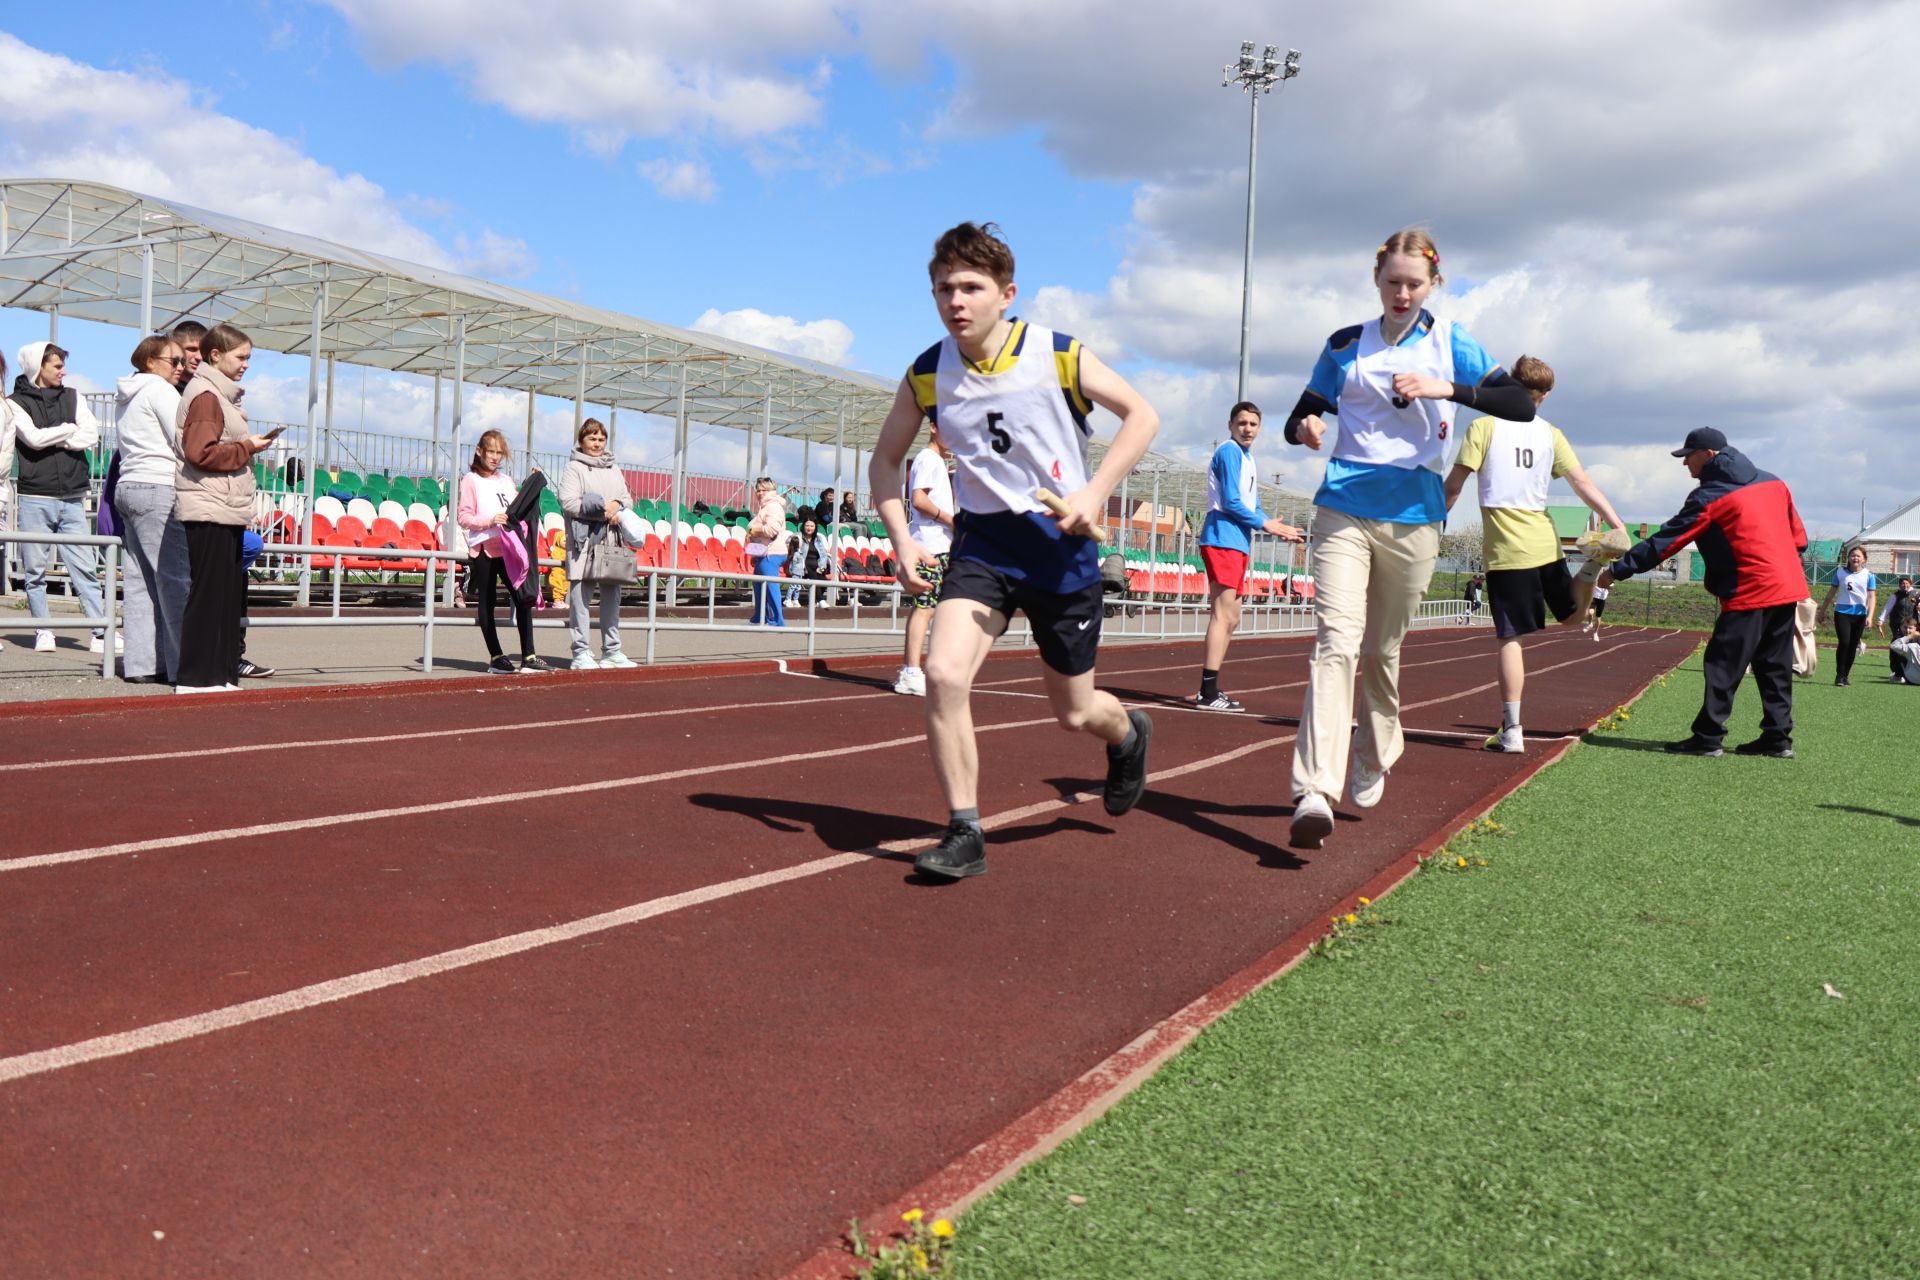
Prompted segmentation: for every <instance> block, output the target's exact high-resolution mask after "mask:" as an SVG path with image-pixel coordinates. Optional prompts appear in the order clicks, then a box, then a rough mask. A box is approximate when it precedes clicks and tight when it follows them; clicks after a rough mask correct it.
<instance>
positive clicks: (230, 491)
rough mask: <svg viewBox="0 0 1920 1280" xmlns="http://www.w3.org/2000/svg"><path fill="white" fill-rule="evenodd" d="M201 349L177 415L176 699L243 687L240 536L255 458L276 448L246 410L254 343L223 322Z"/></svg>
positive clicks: (249, 506) (249, 516)
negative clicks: (183, 583)
mask: <svg viewBox="0 0 1920 1280" xmlns="http://www.w3.org/2000/svg"><path fill="white" fill-rule="evenodd" d="M201 345H202V355H203V357H204V358H203V359H202V361H201V363H200V367H199V369H197V370H196V371H195V372H194V375H193V378H192V380H191V381H189V382H188V383H187V390H186V394H184V395H183V396H182V397H181V399H180V405H179V408H178V409H177V411H176V412H177V415H178V416H177V419H176V422H177V425H178V427H179V430H180V470H179V473H178V475H177V476H176V478H175V480H174V510H175V512H176V514H177V515H178V516H179V519H180V523H181V525H182V526H183V527H184V528H185V530H186V537H187V561H188V568H189V572H190V574H191V576H192V581H191V584H190V585H189V587H188V591H187V604H186V608H185V610H184V611H183V612H182V614H181V618H180V652H179V656H178V659H177V661H176V663H175V672H174V677H175V678H174V692H176V693H205V692H210V691H213V690H220V689H237V688H239V687H240V686H239V684H238V683H237V681H238V680H239V678H240V617H241V614H242V613H243V612H244V611H245V609H246V604H247V587H246V582H247V570H246V564H245V562H244V560H243V558H242V557H243V555H244V549H243V544H242V538H243V535H244V534H245V532H246V528H247V525H248V524H250V523H251V522H252V520H253V456H254V455H255V454H257V453H259V452H260V451H261V450H262V449H265V448H266V447H267V446H268V445H269V444H271V443H272V442H273V439H272V436H271V435H267V436H261V435H255V434H254V433H253V431H252V430H251V429H250V428H249V427H248V426H247V415H246V413H245V412H244V411H243V410H242V409H241V408H240V399H241V396H242V394H243V393H242V391H241V389H240V380H241V379H242V378H244V377H246V376H247V364H248V362H249V361H250V360H251V359H252V358H253V342H252V340H251V339H250V338H248V337H247V335H246V334H244V333H242V332H241V331H240V330H238V329H236V328H234V327H233V326H232V325H225V324H223V325H217V326H215V327H214V328H213V329H211V330H209V331H208V333H207V335H206V338H205V339H204V340H203V342H202V344H201ZM273 434H274V435H277V434H279V433H278V432H275V433H273Z"/></svg>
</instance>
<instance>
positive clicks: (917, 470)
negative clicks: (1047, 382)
mask: <svg viewBox="0 0 1920 1280" xmlns="http://www.w3.org/2000/svg"><path fill="white" fill-rule="evenodd" d="M947 456H948V455H947V446H946V444H945V443H944V442H943V441H942V440H941V439H940V424H939V423H937V422H929V423H928V425H927V447H926V448H924V449H922V450H921V451H920V452H919V453H918V454H916V455H914V459H913V466H912V467H911V468H909V470H908V472H907V530H908V532H910V533H912V534H913V540H914V541H915V542H916V543H918V544H919V545H920V549H921V550H922V551H925V552H926V553H927V554H929V555H931V556H932V557H933V560H932V561H931V563H929V562H927V561H924V560H923V561H921V563H920V577H921V578H922V579H924V580H925V581H926V582H927V583H928V584H929V586H928V589H927V590H925V591H921V592H917V593H915V594H914V595H911V596H909V597H907V603H908V605H909V608H908V611H907V644H906V649H905V651H904V652H903V653H902V655H901V658H900V672H899V674H898V675H896V676H894V678H893V691H894V692H895V693H903V694H906V695H907V696H909V697H913V698H924V697H926V696H927V673H926V672H925V671H924V670H923V669H922V668H921V666H920V655H921V652H922V650H923V649H924V648H925V647H926V643H927V632H928V630H929V629H930V628H932V626H933V611H934V608H935V607H936V606H937V605H939V603H940V584H941V582H942V581H944V580H945V579H946V576H947V569H948V567H949V565H950V564H951V553H952V551H953V477H952V476H950V475H949V474H948V473H947Z"/></svg>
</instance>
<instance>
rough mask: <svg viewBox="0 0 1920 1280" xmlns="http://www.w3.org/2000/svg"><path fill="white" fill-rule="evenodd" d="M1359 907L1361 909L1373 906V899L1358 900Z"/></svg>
mask: <svg viewBox="0 0 1920 1280" xmlns="http://www.w3.org/2000/svg"><path fill="white" fill-rule="evenodd" d="M1360 905H1361V906H1363V907H1370V906H1372V905H1373V899H1372V898H1362V899H1360Z"/></svg>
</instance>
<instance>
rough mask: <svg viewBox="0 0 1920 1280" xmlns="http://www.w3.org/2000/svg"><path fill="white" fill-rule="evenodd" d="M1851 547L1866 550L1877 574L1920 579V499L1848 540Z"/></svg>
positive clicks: (1869, 564) (1871, 565)
mask: <svg viewBox="0 0 1920 1280" xmlns="http://www.w3.org/2000/svg"><path fill="white" fill-rule="evenodd" d="M1847 546H1848V547H1864V548H1866V552H1867V568H1869V569H1871V570H1873V571H1874V572H1875V573H1888V574H1893V573H1904V574H1909V575H1913V576H1920V498H1915V499H1914V500H1913V501H1912V502H1909V503H1908V504H1907V505H1906V506H1904V507H1901V508H1900V509H1899V510H1898V511H1895V512H1894V513H1893V514H1892V515H1889V516H1886V517H1883V518H1882V519H1880V520H1877V521H1875V522H1874V523H1872V524H1870V525H1868V526H1867V527H1866V528H1864V529H1862V530H1861V531H1860V532H1859V533H1858V534H1857V535H1855V536H1854V537H1851V538H1848V539H1847Z"/></svg>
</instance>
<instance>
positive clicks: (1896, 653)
mask: <svg viewBox="0 0 1920 1280" xmlns="http://www.w3.org/2000/svg"><path fill="white" fill-rule="evenodd" d="M1889 648H1891V649H1892V651H1893V657H1894V660H1895V661H1896V662H1898V663H1899V664H1900V669H1899V670H1898V671H1896V672H1894V675H1896V676H1898V677H1899V679H1900V683H1902V684H1920V617H1916V616H1914V615H1913V614H1908V615H1907V629H1906V630H1905V631H1904V632H1902V633H1901V634H1900V635H1899V636H1897V637H1895V638H1894V641H1893V643H1892V644H1891V645H1890V646H1889Z"/></svg>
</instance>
